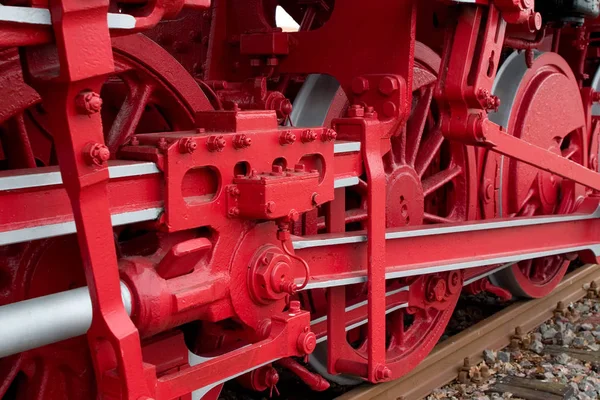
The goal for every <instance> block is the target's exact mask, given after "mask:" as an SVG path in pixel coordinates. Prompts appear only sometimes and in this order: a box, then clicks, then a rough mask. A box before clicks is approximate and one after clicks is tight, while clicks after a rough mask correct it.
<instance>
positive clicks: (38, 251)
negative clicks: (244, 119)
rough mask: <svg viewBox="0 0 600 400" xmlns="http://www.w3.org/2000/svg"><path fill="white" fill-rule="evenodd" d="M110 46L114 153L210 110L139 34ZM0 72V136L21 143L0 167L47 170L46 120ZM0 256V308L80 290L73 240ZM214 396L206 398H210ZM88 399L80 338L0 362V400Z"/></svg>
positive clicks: (12, 58)
mask: <svg viewBox="0 0 600 400" xmlns="http://www.w3.org/2000/svg"><path fill="white" fill-rule="evenodd" d="M113 46H114V59H115V74H114V75H112V76H110V77H109V78H108V79H107V81H106V83H105V85H104V86H103V88H102V93H101V97H102V99H103V108H102V120H103V125H104V129H105V136H106V142H107V144H109V146H110V147H111V148H112V149H113V150H115V149H117V148H118V146H119V145H121V144H123V143H124V142H125V141H126V140H127V139H128V137H129V136H131V135H132V134H133V133H147V132H156V131H162V130H167V131H168V130H184V129H192V128H193V127H194V115H195V112H197V111H201V110H206V109H208V108H209V107H210V104H209V102H208V100H207V99H206V97H205V95H204V94H203V92H202V90H201V89H200V87H199V86H198V84H197V83H196V82H195V81H194V79H193V78H192V77H191V76H190V75H189V74H188V73H187V72H186V71H185V69H184V68H183V67H182V66H181V65H180V64H179V63H178V62H177V61H176V60H175V59H174V58H173V57H172V56H171V55H170V54H169V53H167V52H166V51H165V50H163V49H162V48H161V47H160V46H158V45H157V44H155V43H154V42H153V41H151V40H150V39H148V38H147V37H145V36H142V35H133V36H127V37H121V38H116V39H114V41H113ZM2 56H4V57H2ZM0 67H1V69H2V75H1V76H0V93H3V95H2V96H0V134H2V135H13V136H14V137H19V138H22V139H23V141H22V143H23V144H24V146H23V147H22V149H23V151H21V152H16V151H11V152H5V153H4V155H5V156H6V157H7V159H6V160H5V161H4V164H1V165H0V168H6V169H11V168H25V167H35V166H36V164H37V165H51V164H55V163H56V160H55V157H54V155H53V145H52V135H51V132H50V131H49V130H48V129H46V126H47V123H46V121H47V118H49V116H48V115H46V113H45V111H44V109H43V107H42V106H41V105H40V104H39V101H40V99H39V96H38V95H37V93H36V92H35V91H34V90H33V89H31V88H30V87H29V86H27V85H26V84H25V83H24V82H23V79H22V74H21V67H20V64H19V59H18V57H17V53H16V52H15V51H13V50H7V51H5V52H4V53H2V54H0ZM15 93H19V95H18V96H17V95H15ZM3 102H8V103H3ZM8 104H9V105H10V107H8ZM13 155H14V156H16V157H13V158H10V157H9V156H13ZM0 250H1V253H0V305H4V304H9V303H14V302H18V301H22V300H25V299H29V298H35V297H39V296H44V295H47V294H51V293H56V292H61V291H65V290H69V289H73V288H76V287H81V286H85V284H86V282H85V277H84V271H83V266H81V261H80V256H79V250H78V246H77V240H76V238H75V236H66V237H61V238H56V239H48V240H41V241H35V242H29V243H23V244H17V245H11V246H4V247H1V248H0ZM48 312H52V311H51V310H49V311H48ZM217 390H219V389H218V388H215V389H214V390H213V391H212V392H211V394H212V395H214V396H217V395H218V393H215V392H216V391H217ZM95 392H96V389H95V378H94V374H93V367H92V361H91V358H90V357H89V352H88V343H87V340H86V337H85V336H80V337H76V338H73V339H69V340H66V341H63V342H59V343H55V344H52V345H48V346H44V347H41V348H37V349H34V350H31V351H27V352H24V353H20V354H17V355H14V356H12V357H7V358H3V359H0V398H11V399H13V398H14V399H25V398H27V399H65V398H69V399H72V398H73V399H74V398H78V399H79V398H81V399H91V398H94V397H95Z"/></svg>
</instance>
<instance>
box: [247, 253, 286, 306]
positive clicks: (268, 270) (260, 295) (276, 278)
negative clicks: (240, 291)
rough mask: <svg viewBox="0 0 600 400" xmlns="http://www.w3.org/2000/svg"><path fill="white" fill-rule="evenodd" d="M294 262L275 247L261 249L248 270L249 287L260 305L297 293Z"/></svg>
mask: <svg viewBox="0 0 600 400" xmlns="http://www.w3.org/2000/svg"><path fill="white" fill-rule="evenodd" d="M291 265H292V260H291V259H290V258H289V257H288V256H287V255H286V254H284V253H283V251H282V250H281V249H280V248H279V247H276V246H274V245H267V246H263V247H262V248H261V249H259V250H258V251H257V252H256V253H255V255H254V257H253V258H252V261H251V262H250V269H249V270H248V287H249V292H250V294H251V296H252V298H253V299H254V300H255V301H256V302H257V303H259V304H268V303H271V302H273V301H277V300H280V299H283V298H284V297H285V296H288V295H293V294H295V293H296V287H297V285H296V283H295V282H294V277H293V275H292V268H291Z"/></svg>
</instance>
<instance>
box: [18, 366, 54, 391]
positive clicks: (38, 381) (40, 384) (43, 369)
mask: <svg viewBox="0 0 600 400" xmlns="http://www.w3.org/2000/svg"><path fill="white" fill-rule="evenodd" d="M49 368H50V367H49V366H48V365H47V364H45V363H38V364H37V365H36V368H35V374H34V376H33V378H32V379H29V380H28V381H27V389H26V396H25V398H26V399H27V400H43V399H45V398H46V392H47V391H48V385H50V384H52V381H54V379H49V378H50V371H49ZM53 378H59V377H53Z"/></svg>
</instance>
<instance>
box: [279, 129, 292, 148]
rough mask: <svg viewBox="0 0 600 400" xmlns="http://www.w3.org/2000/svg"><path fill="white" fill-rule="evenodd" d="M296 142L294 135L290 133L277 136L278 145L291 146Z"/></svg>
mask: <svg viewBox="0 0 600 400" xmlns="http://www.w3.org/2000/svg"><path fill="white" fill-rule="evenodd" d="M295 141H296V135H294V134H293V133H292V131H285V132H282V133H281V135H280V136H279V144H280V145H282V146H285V145H286V144H293V143H294V142H295Z"/></svg>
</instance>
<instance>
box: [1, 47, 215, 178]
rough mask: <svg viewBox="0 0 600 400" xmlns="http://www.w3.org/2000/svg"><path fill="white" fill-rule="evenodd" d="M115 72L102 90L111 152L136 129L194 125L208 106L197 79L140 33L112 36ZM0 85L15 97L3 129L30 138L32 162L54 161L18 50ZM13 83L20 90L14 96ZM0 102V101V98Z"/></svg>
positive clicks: (40, 109)
mask: <svg viewBox="0 0 600 400" xmlns="http://www.w3.org/2000/svg"><path fill="white" fill-rule="evenodd" d="M113 46H114V47H113V49H114V62H115V73H114V74H112V75H111V76H109V77H108V79H107V80H106V82H105V84H104V85H103V87H102V92H101V93H100V94H101V96H102V100H103V107H102V111H101V113H102V123H103V128H104V134H105V141H106V144H107V146H109V148H110V150H111V154H112V155H113V156H114V155H115V154H116V151H117V149H118V147H119V146H120V145H122V144H124V143H125V142H126V141H127V140H128V138H129V137H131V135H133V134H134V133H152V132H161V131H177V130H189V129H194V127H195V124H194V118H195V113H196V112H198V111H203V110H208V109H211V106H210V103H209V102H208V99H207V98H206V96H205V95H204V93H203V92H202V90H201V89H200V88H199V87H198V84H197V83H196V82H195V80H194V79H193V78H192V77H191V76H190V75H189V74H188V73H187V72H186V71H185V69H184V68H183V67H182V66H181V65H180V64H179V63H177V61H175V60H174V59H173V58H172V56H171V55H169V54H168V53H167V52H166V51H165V50H163V49H162V48H161V47H160V46H158V45H157V44H156V43H154V42H153V41H151V40H150V39H148V38H147V37H145V36H143V35H133V36H127V37H122V38H115V39H113ZM2 67H3V74H4V76H3V79H2V80H1V81H0V88H2V90H3V91H7V92H8V94H9V95H8V96H6V97H7V98H11V99H14V103H15V104H12V102H11V105H10V107H8V106H7V107H6V108H3V110H8V112H4V113H1V114H0V124H2V128H3V129H2V131H3V133H4V134H5V135H13V136H19V137H27V138H29V142H30V146H31V151H32V153H33V154H34V158H35V163H33V164H31V163H30V164H29V165H14V166H11V165H9V166H11V167H14V168H23V167H33V166H35V165H36V164H37V165H38V166H40V165H52V164H56V160H55V158H54V156H53V144H52V135H51V133H50V129H49V126H50V125H49V121H48V115H46V113H45V111H44V109H43V106H42V105H41V104H40V98H39V96H38V95H37V93H36V92H35V91H34V90H33V89H31V88H30V87H29V86H28V85H26V84H25V83H24V82H23V78H22V75H21V66H20V63H19V60H18V57H17V55H16V53H14V55H13V56H12V57H8V61H5V62H4V63H3V64H2ZM15 87H16V88H17V89H16V90H17V91H18V92H22V93H23V94H24V95H23V96H19V97H13V96H11V95H10V93H14V91H15ZM0 105H2V102H1V101H0Z"/></svg>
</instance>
